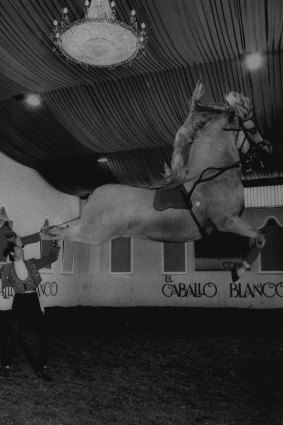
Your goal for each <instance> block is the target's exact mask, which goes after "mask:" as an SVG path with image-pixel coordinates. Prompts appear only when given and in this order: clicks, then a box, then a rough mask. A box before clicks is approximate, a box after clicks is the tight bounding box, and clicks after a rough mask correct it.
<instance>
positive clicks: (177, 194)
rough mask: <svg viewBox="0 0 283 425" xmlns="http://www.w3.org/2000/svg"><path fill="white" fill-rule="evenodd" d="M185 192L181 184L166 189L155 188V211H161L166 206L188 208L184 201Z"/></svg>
mask: <svg viewBox="0 0 283 425" xmlns="http://www.w3.org/2000/svg"><path fill="white" fill-rule="evenodd" d="M186 194H187V192H186V189H185V187H184V186H183V185H182V186H178V187H174V188H172V189H166V187H165V188H162V189H157V190H156V191H155V197H154V201H153V206H154V208H155V209H156V210H157V211H163V210H166V209H167V208H176V209H186V208H188V206H187V204H186V201H185V196H186Z"/></svg>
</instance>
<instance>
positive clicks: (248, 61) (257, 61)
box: [244, 53, 263, 71]
mask: <svg viewBox="0 0 283 425" xmlns="http://www.w3.org/2000/svg"><path fill="white" fill-rule="evenodd" d="M244 63H245V65H246V67H247V69H248V70H249V71H257V70H258V69H260V68H261V67H262V66H263V55H262V54H261V53H250V54H248V55H246V57H245V60H244Z"/></svg>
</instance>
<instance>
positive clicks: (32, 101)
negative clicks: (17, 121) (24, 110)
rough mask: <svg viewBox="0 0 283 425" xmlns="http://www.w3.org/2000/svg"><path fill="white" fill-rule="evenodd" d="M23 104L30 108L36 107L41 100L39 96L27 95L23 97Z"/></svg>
mask: <svg viewBox="0 0 283 425" xmlns="http://www.w3.org/2000/svg"><path fill="white" fill-rule="evenodd" d="M25 102H26V103H27V104H28V105H30V106H38V105H40V104H41V98H40V95H39V94H28V95H27V96H26V97H25Z"/></svg>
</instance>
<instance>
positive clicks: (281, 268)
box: [259, 217, 283, 273]
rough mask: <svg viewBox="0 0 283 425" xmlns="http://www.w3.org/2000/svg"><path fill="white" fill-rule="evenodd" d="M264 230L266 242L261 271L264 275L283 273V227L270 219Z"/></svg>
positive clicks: (262, 253)
mask: <svg viewBox="0 0 283 425" xmlns="http://www.w3.org/2000/svg"><path fill="white" fill-rule="evenodd" d="M262 230H263V231H264V233H265V236H266V242H265V245H264V247H263V249H262V251H261V254H260V262H259V269H260V271H261V272H262V273H268V272H282V273H283V226H281V225H280V224H279V223H278V221H277V219H275V218H273V217H270V218H269V219H268V220H267V222H266V224H265V225H264V227H263V228H262Z"/></svg>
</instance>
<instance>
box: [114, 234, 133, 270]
mask: <svg viewBox="0 0 283 425" xmlns="http://www.w3.org/2000/svg"><path fill="white" fill-rule="evenodd" d="M132 245H133V244H132V239H131V238H118V239H113V240H112V241H110V273H132V269H133V267H132Z"/></svg>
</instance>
